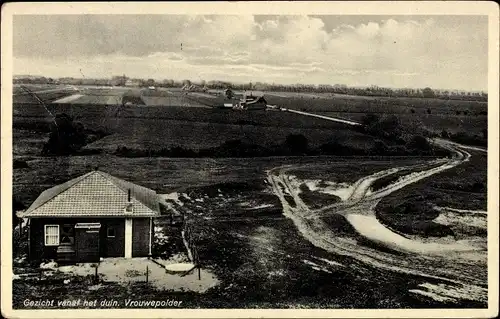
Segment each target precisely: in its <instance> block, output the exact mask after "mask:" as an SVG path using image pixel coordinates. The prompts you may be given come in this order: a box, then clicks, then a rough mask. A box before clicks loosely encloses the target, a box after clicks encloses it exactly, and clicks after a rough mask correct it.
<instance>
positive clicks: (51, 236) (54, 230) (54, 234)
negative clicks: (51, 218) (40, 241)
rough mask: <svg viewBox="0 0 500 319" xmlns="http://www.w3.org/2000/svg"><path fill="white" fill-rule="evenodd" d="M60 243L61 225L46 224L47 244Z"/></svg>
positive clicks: (54, 244)
mask: <svg viewBox="0 0 500 319" xmlns="http://www.w3.org/2000/svg"><path fill="white" fill-rule="evenodd" d="M58 245H59V225H45V246H58Z"/></svg>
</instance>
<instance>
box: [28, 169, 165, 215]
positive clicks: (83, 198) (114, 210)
mask: <svg viewBox="0 0 500 319" xmlns="http://www.w3.org/2000/svg"><path fill="white" fill-rule="evenodd" d="M128 190H130V195H131V196H130V197H131V202H132V213H126V212H125V207H126V206H127V203H128ZM159 214H160V207H159V198H158V195H157V194H156V192H155V191H153V190H151V189H149V188H146V187H143V186H139V185H136V184H133V183H130V182H127V181H125V180H122V179H119V178H116V177H114V176H111V175H109V174H107V173H104V172H101V171H92V172H89V173H87V174H85V175H82V176H79V177H77V178H74V179H72V180H70V181H67V182H66V183H63V184H61V185H57V186H54V187H52V188H49V189H47V190H45V191H44V192H42V193H41V194H40V196H38V198H37V199H36V200H35V201H34V202H33V204H31V206H30V207H29V208H28V209H27V210H26V212H25V213H23V214H22V215H21V217H125V216H129V217H152V216H157V215H159Z"/></svg>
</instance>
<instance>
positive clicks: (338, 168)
mask: <svg viewBox="0 0 500 319" xmlns="http://www.w3.org/2000/svg"><path fill="white" fill-rule="evenodd" d="M423 161H425V160H424V159H422V158H416V157H415V158H408V157H404V158H393V159H387V158H383V157H379V158H373V157H372V158H370V157H364V158H363V157H356V160H355V162H354V159H353V158H350V157H345V158H342V157H341V158H338V159H336V161H335V162H334V163H332V162H331V161H330V160H328V159H324V160H321V159H318V160H317V161H316V162H315V163H314V164H312V165H304V167H303V168H295V169H293V170H290V171H289V173H290V174H293V175H295V176H297V177H298V178H300V179H301V180H305V179H310V180H317V179H321V180H324V181H325V180H326V181H331V182H336V183H348V184H352V183H354V182H356V181H357V180H358V179H359V178H361V177H363V176H366V175H371V174H374V173H376V172H378V171H382V170H385V169H388V168H391V167H394V166H404V165H410V164H416V163H419V162H423Z"/></svg>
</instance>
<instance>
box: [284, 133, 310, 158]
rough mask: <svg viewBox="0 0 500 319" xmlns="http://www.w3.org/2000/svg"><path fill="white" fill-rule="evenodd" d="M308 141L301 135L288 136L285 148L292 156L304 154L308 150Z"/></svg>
mask: <svg viewBox="0 0 500 319" xmlns="http://www.w3.org/2000/svg"><path fill="white" fill-rule="evenodd" d="M308 144H309V141H308V140H307V138H306V137H305V136H304V135H302V134H290V135H288V136H287V137H286V140H285V147H286V148H287V149H288V150H289V151H290V153H291V154H292V155H302V154H306V153H307V151H308V150H309V146H308Z"/></svg>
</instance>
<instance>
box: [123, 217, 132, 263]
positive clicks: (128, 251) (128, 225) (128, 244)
mask: <svg viewBox="0 0 500 319" xmlns="http://www.w3.org/2000/svg"><path fill="white" fill-rule="evenodd" d="M125 258H132V218H126V219H125Z"/></svg>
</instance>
